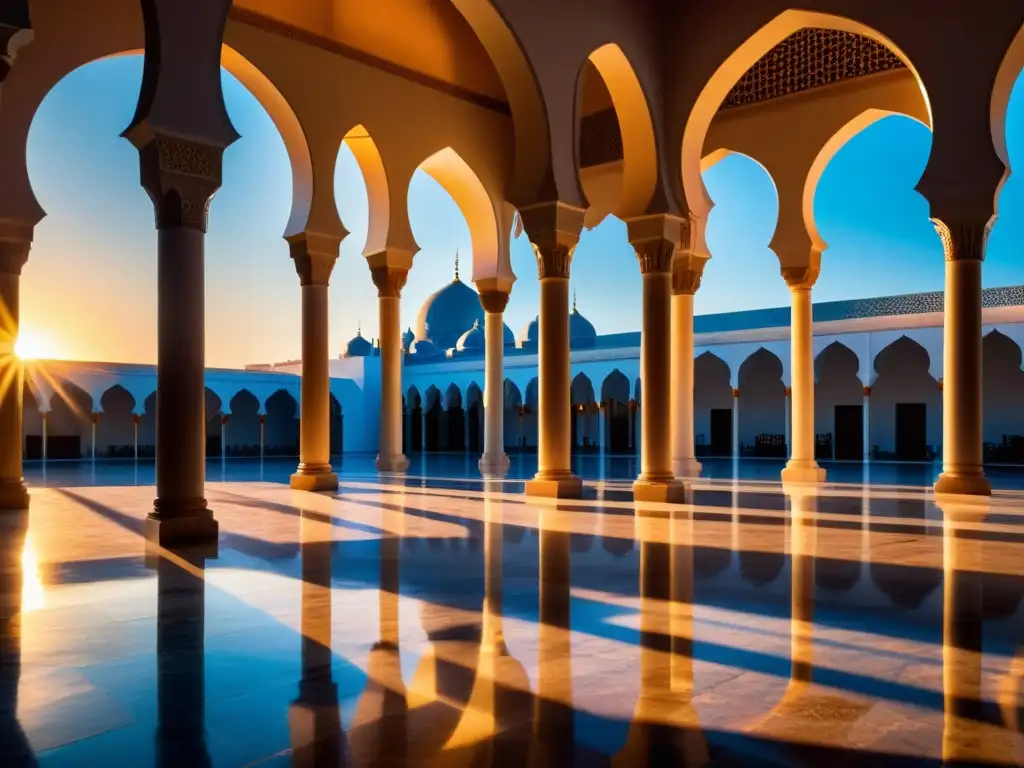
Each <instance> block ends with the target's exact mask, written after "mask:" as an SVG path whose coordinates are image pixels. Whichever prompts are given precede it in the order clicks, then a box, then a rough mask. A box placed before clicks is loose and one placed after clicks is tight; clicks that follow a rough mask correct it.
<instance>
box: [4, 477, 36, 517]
mask: <svg viewBox="0 0 1024 768" xmlns="http://www.w3.org/2000/svg"><path fill="white" fill-rule="evenodd" d="M28 499H29V497H28V488H27V487H26V486H25V481H24V480H22V479H21V478H20V477H19V478H18V479H17V480H0V512H13V511H21V510H24V509H28Z"/></svg>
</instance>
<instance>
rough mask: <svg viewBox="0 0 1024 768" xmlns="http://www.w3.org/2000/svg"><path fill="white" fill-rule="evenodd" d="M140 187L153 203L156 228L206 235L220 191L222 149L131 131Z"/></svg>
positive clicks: (186, 140)
mask: <svg viewBox="0 0 1024 768" xmlns="http://www.w3.org/2000/svg"><path fill="white" fill-rule="evenodd" d="M126 137H127V138H128V140H129V141H131V142H132V144H133V145H135V148H136V149H138V151H139V167H140V177H141V181H142V187H143V189H145V190H146V192H147V193H148V194H149V197H150V199H151V200H152V201H153V208H154V211H155V213H156V228H157V229H171V228H176V227H188V228H191V229H198V230H199V231H201V232H206V224H207V217H208V214H209V210H210V201H211V200H212V199H213V196H214V194H215V193H216V192H217V190H218V189H220V185H221V179H222V160H223V157H224V147H222V146H219V145H215V144H211V143H204V142H200V141H195V140H193V139H185V138H182V137H179V136H173V135H170V134H165V133H153V132H151V131H146V130H132V131H131V132H130V133H128V134H127V135H126Z"/></svg>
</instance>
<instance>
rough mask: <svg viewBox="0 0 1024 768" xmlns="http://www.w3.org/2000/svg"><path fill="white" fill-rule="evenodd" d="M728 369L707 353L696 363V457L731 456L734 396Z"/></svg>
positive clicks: (696, 360) (701, 355)
mask: <svg viewBox="0 0 1024 768" xmlns="http://www.w3.org/2000/svg"><path fill="white" fill-rule="evenodd" d="M730 382H731V374H730V372H729V366H728V365H727V364H726V363H725V361H724V360H722V359H721V358H720V357H716V356H715V355H713V354H712V353H710V352H704V353H702V354H700V355H698V356H697V358H696V359H695V360H694V361H693V398H694V408H693V427H694V430H693V431H694V442H695V443H696V445H695V446H694V449H695V451H696V455H697V456H731V455H732V409H733V405H734V403H733V399H734V398H733V393H732V384H731V383H730Z"/></svg>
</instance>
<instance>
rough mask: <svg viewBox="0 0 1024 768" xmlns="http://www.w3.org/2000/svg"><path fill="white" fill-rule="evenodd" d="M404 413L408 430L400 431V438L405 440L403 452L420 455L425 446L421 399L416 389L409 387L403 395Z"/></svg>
mask: <svg viewBox="0 0 1024 768" xmlns="http://www.w3.org/2000/svg"><path fill="white" fill-rule="evenodd" d="M405 413H406V416H407V417H408V420H409V421H408V424H409V428H408V429H404V430H402V437H403V438H404V440H405V451H406V453H407V454H408V453H409V452H410V451H417V452H420V453H422V452H423V451H424V450H425V449H426V446H425V444H424V442H423V398H422V397H420V391H419V390H418V389H416V387H409V389H408V391H407V392H406V393H405Z"/></svg>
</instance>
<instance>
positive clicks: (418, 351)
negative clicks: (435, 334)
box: [409, 339, 440, 357]
mask: <svg viewBox="0 0 1024 768" xmlns="http://www.w3.org/2000/svg"><path fill="white" fill-rule="evenodd" d="M439 352H440V350H438V348H437V347H436V346H434V343H433V342H432V341H431V340H430V339H420V340H419V341H414V342H413V343H412V344H410V345H409V354H410V355H418V356H420V357H433V356H434V355H437V354H438V353H439Z"/></svg>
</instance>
